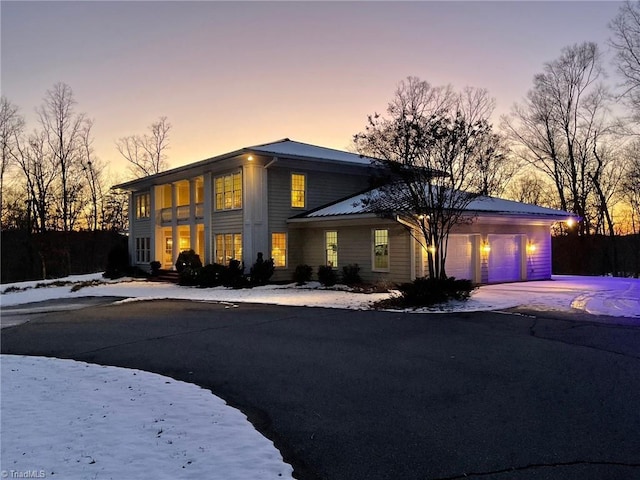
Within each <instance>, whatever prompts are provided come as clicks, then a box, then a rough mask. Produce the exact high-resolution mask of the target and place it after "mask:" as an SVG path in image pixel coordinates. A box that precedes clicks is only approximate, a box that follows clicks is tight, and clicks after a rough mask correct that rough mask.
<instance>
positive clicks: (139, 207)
mask: <svg viewBox="0 0 640 480" xmlns="http://www.w3.org/2000/svg"><path fill="white" fill-rule="evenodd" d="M135 207H136V218H149V217H150V216H151V195H150V194H149V192H146V193H139V194H137V195H135Z"/></svg>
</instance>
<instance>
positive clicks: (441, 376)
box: [1, 301, 640, 480]
mask: <svg viewBox="0 0 640 480" xmlns="http://www.w3.org/2000/svg"><path fill="white" fill-rule="evenodd" d="M535 315H536V316H537V317H534V316H530V315H528V314H527V312H519V313H517V314H500V313H491V312H486V313H467V314H450V315H442V314H439V315H427V314H416V315H412V314H401V313H399V314H396V313H385V312H371V311H346V310H335V309H322V308H300V307H277V306H266V305H251V304H240V305H239V306H237V307H230V306H229V305H222V304H216V303H197V302H182V301H154V302H136V303H128V304H120V305H117V306H101V307H92V308H87V309H83V310H76V311H70V312H51V313H48V314H46V315H42V316H40V317H38V318H34V319H32V320H31V322H29V323H27V324H23V325H20V326H16V327H10V328H5V329H3V330H2V345H1V349H2V353H14V354H27V355H47V356H56V357H61V358H73V359H77V360H82V361H87V362H93V363H99V364H107V365H116V366H123V367H131V368H139V369H142V370H147V371H151V372H156V373H160V374H163V375H169V376H171V377H174V378H176V379H179V380H184V381H189V382H193V383H196V384H198V385H201V386H203V387H205V388H209V389H211V390H212V391H213V392H214V393H215V394H216V395H219V396H221V397H222V398H224V399H225V400H227V401H228V402H229V403H230V404H232V405H234V406H236V407H238V408H240V409H241V410H242V411H244V412H245V413H246V414H247V415H248V417H249V419H250V420H251V421H252V422H253V424H254V425H255V426H256V427H257V428H258V429H259V430H260V431H261V432H263V433H264V434H265V435H266V436H268V437H269V438H271V439H273V440H274V441H275V443H276V445H277V446H278V447H279V448H280V449H281V451H282V453H283V456H284V458H285V460H286V461H288V462H290V463H292V464H293V466H294V468H295V472H296V476H297V477H298V478H302V479H327V480H339V479H367V480H376V479H401V480H405V479H406V480H413V479H416V480H418V479H420V480H427V479H457V478H461V479H462V478H478V479H486V478H489V479H516V480H525V479H526V480H529V479H576V480H577V479H580V480H589V479H594V480H595V479H597V480H606V479H634V478H640V433H639V432H640V413H639V412H640V410H639V408H638V406H639V405H640V374H639V373H638V372H640V328H639V327H638V326H634V325H629V324H628V322H627V324H626V325H625V324H621V323H620V324H618V323H616V320H615V319H610V321H609V322H604V323H603V322H597V323H596V322H593V323H592V322H589V321H588V320H589V316H588V315H585V316H582V317H579V318H578V317H573V316H571V315H565V316H563V317H558V316H557V315H559V314H556V318H548V315H546V314H541V313H540V312H536V313H535ZM4 394H7V392H4ZM25 401H28V399H25Z"/></svg>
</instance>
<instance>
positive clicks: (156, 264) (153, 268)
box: [149, 260, 162, 277]
mask: <svg viewBox="0 0 640 480" xmlns="http://www.w3.org/2000/svg"><path fill="white" fill-rule="evenodd" d="M149 266H150V267H151V275H152V276H154V277H155V276H157V275H158V272H159V271H160V267H161V266H162V264H161V263H160V262H159V261H157V260H154V261H153V262H151V263H150V264H149Z"/></svg>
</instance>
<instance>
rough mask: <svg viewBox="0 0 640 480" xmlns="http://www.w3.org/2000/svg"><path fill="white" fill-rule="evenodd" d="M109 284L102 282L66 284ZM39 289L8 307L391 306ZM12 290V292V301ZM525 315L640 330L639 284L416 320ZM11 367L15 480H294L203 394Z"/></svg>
mask: <svg viewBox="0 0 640 480" xmlns="http://www.w3.org/2000/svg"><path fill="white" fill-rule="evenodd" d="M99 279H100V275H93V276H80V277H74V278H69V279H65V280H69V281H72V282H80V281H91V280H99ZM37 283H41V282H29V283H22V284H16V285H13V286H14V287H18V288H20V289H24V290H21V291H12V292H8V293H3V294H2V295H0V305H1V306H2V307H9V306H14V307H15V306H18V305H23V304H27V303H32V302H39V301H44V300H52V299H63V298H68V299H70V303H72V302H73V299H77V298H80V297H86V296H116V297H125V298H127V300H124V301H139V300H151V299H190V300H199V301H219V302H229V303H237V302H253V303H269V304H278V305H304V306H316V307H328V308H349V309H367V308H370V304H371V303H372V302H374V301H376V300H379V299H382V298H385V297H387V296H388V294H386V293H385V294H382V293H380V294H362V293H353V292H348V291H345V290H341V289H336V290H327V289H322V288H320V286H319V285H318V284H309V285H306V286H304V287H295V286H293V285H288V286H266V287H259V288H254V289H246V290H231V289H226V288H213V289H198V288H188V287H179V286H175V285H166V284H158V283H148V282H144V281H133V280H126V281H121V282H117V283H108V284H102V285H97V286H90V287H85V288H82V289H80V290H78V291H75V292H74V291H71V288H72V287H71V286H69V285H67V286H51V287H46V288H33V287H35V285H36V284H37ZM9 287H11V285H4V286H3V290H2V291H3V292H4V291H5V290H6V289H7V288H9ZM516 306H524V307H528V308H531V309H541V310H542V309H546V310H548V309H554V310H560V311H569V310H572V309H581V310H584V311H586V312H589V313H593V314H596V315H611V316H618V317H622V316H624V317H627V318H628V319H636V318H640V280H638V279H621V278H603V277H569V276H557V277H554V278H553V280H550V281H542V282H531V283H512V284H502V285H487V286H483V287H481V288H479V289H478V290H476V291H475V292H474V293H473V295H472V297H471V299H470V300H469V301H468V302H464V303H456V304H451V305H447V306H445V307H441V308H437V309H431V310H421V311H418V312H417V313H420V312H424V311H449V312H451V311H477V310H501V309H506V308H511V307H516ZM14 313H15V311H14ZM25 318H26V317H25ZM594 318H595V317H594ZM630 321H633V320H630ZM634 323H635V322H634ZM639 323H640V322H639ZM1 362H2V365H1V373H2V378H1V380H2V391H1V393H2V397H1V398H2V412H1V413H2V428H1V432H0V433H1V434H2V469H3V471H2V472H1V474H2V475H3V476H5V475H6V477H5V478H44V477H46V478H49V477H52V478H65V479H86V478H97V479H101V478H156V479H162V478H167V479H169V478H171V479H174V478H187V477H193V478H209V479H234V478H242V479H245V478H260V479H269V478H292V469H291V467H290V466H289V465H287V464H285V463H284V462H283V461H282V457H281V455H280V453H279V452H278V451H277V450H276V449H275V447H274V446H273V444H272V443H271V442H270V441H268V440H267V439H265V438H264V437H262V436H261V435H260V434H258V433H257V432H256V431H255V430H254V429H253V427H252V426H251V424H250V423H249V422H248V421H247V420H246V418H245V417H244V416H243V415H242V414H241V413H240V412H238V411H237V410H236V409H233V408H231V407H229V406H227V405H225V403H224V402H223V401H222V400H220V399H219V398H217V397H215V396H214V395H213V394H211V393H210V392H208V391H205V390H202V389H201V388H199V387H197V386H195V385H191V384H186V383H182V382H178V381H175V380H173V379H169V378H166V377H162V376H159V375H155V374H150V373H146V372H141V371H135V370H128V369H121V368H115V367H101V366H96V365H89V364H85V363H80V362H73V361H69V360H58V359H44V358H33V357H19V356H11V355H2V356H1ZM27 472H28V474H27ZM29 475H30V477H29Z"/></svg>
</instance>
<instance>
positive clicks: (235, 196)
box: [215, 172, 242, 210]
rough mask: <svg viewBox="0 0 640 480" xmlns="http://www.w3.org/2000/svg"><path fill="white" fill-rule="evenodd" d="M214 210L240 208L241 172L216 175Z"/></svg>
mask: <svg viewBox="0 0 640 480" xmlns="http://www.w3.org/2000/svg"><path fill="white" fill-rule="evenodd" d="M215 191H216V192H215V194H216V210H233V209H237V208H242V173H241V172H237V173H232V174H230V175H224V176H221V177H216V181H215Z"/></svg>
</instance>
